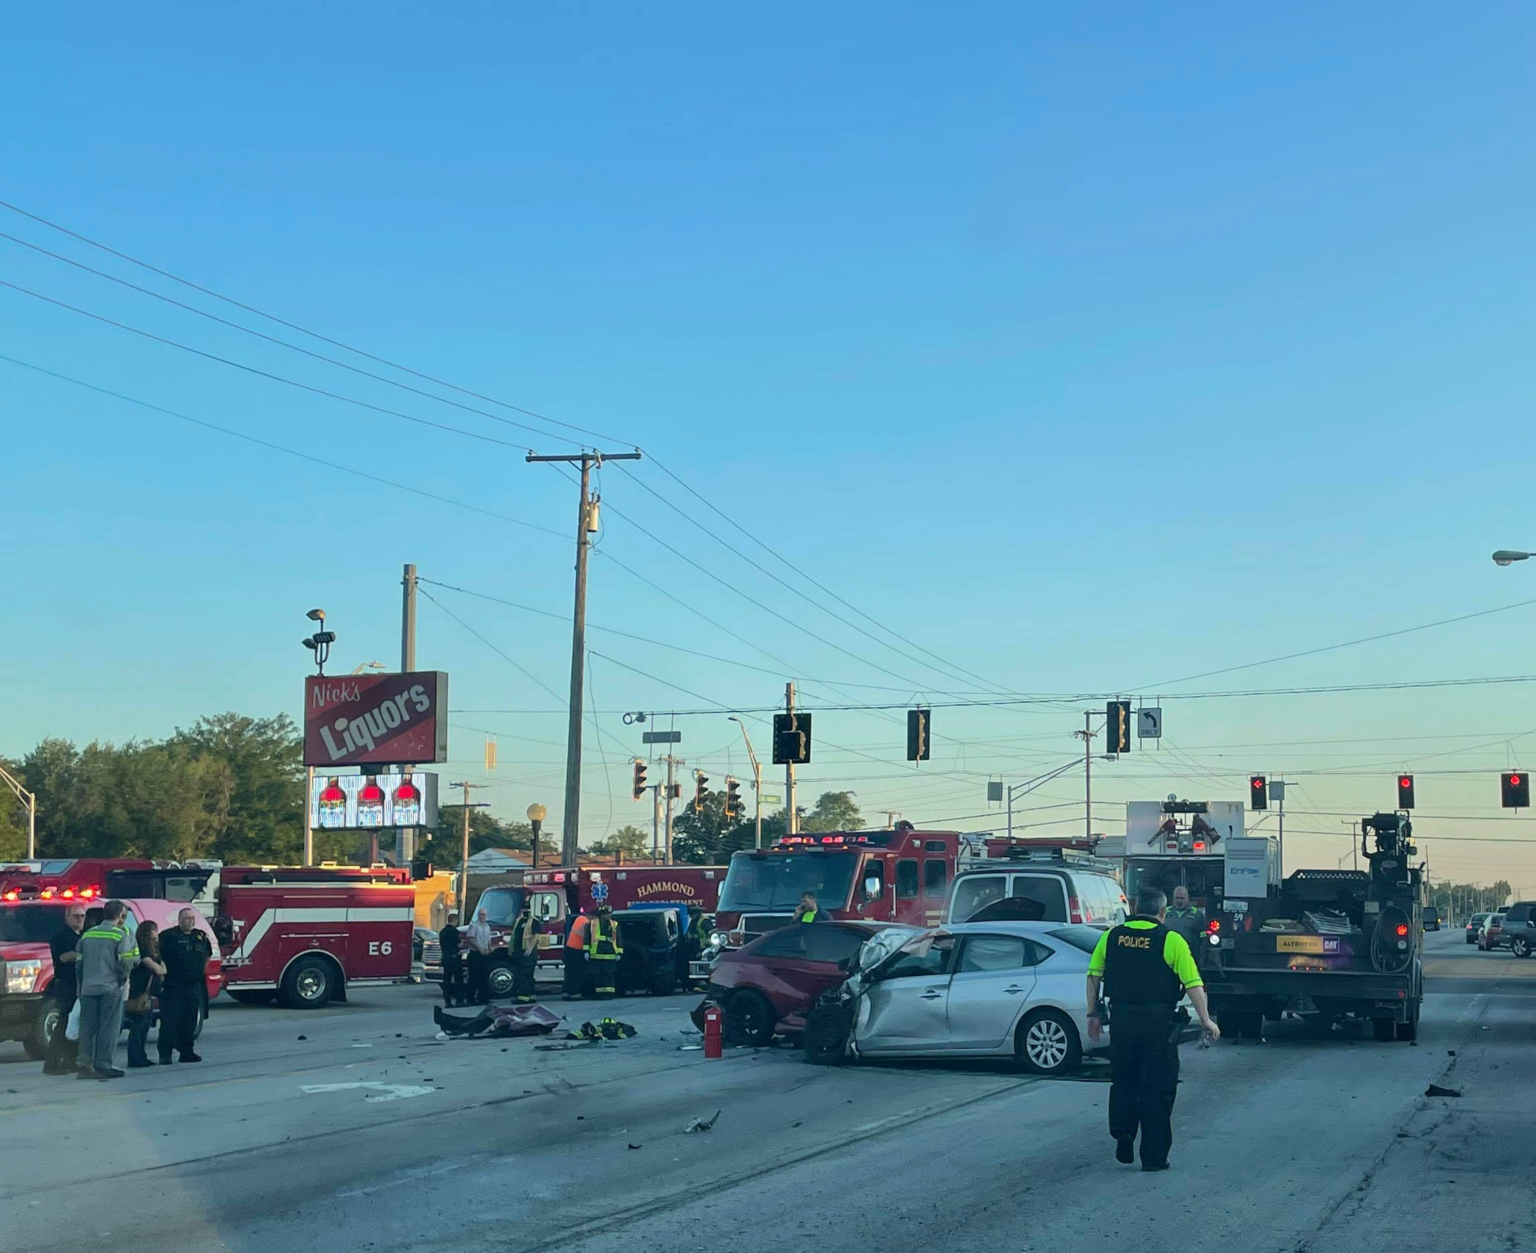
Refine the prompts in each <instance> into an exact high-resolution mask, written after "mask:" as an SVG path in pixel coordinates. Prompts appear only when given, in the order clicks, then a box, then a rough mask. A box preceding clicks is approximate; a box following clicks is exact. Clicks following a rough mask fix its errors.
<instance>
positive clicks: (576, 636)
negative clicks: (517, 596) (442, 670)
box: [527, 449, 640, 866]
mask: <svg viewBox="0 0 1536 1253" xmlns="http://www.w3.org/2000/svg"><path fill="white" fill-rule="evenodd" d="M527 460H529V461H559V462H565V463H567V464H572V463H579V464H580V465H581V499H580V500H579V501H578V502H577V510H576V607H575V612H573V613H572V615H571V702H570V720H569V721H568V722H567V724H566V733H565V812H564V813H563V814H562V815H561V839H560V862H561V865H564V866H574V865H575V864H576V857H577V851H576V845H577V837H578V836H579V834H580V830H581V724H582V700H583V696H582V679H583V677H584V673H585V667H586V664H587V552H588V550H589V549H590V548H591V547H592V541H591V539H589V538H588V537H589V536H590V535H592V534H593V532H595V531H596V530H597V507H598V499H597V497H595V496H593V495H592V494H591V486H592V467H593V466H601V465H602V464H603V462H604V461H639V460H640V451H639V450H638V449H636V450H635V451H634V452H616V453H600V452H589V451H588V450H586V449H583V450H582V451H581V452H579V453H570V454H551V455H549V456H540V455H538V454H537V453H529V454H528V457H527Z"/></svg>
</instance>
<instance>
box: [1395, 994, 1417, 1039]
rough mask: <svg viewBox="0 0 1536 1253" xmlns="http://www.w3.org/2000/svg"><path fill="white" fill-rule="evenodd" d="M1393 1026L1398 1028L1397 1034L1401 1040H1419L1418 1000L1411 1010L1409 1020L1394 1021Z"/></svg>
mask: <svg viewBox="0 0 1536 1253" xmlns="http://www.w3.org/2000/svg"><path fill="white" fill-rule="evenodd" d="M1393 1026H1394V1027H1395V1028H1396V1031H1395V1034H1396V1036H1397V1038H1398V1039H1399V1040H1417V1039H1418V1038H1419V1007H1418V1004H1417V1002H1415V1004H1414V1006H1413V1008H1412V1009H1411V1010H1409V1018H1408V1021H1407V1022H1399V1023H1394V1024H1393Z"/></svg>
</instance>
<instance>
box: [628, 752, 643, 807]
mask: <svg viewBox="0 0 1536 1253" xmlns="http://www.w3.org/2000/svg"><path fill="white" fill-rule="evenodd" d="M630 791H631V792H632V793H633V794H634V798H635V799H636V800H639V799H640V798H641V797H642V796H644V795H645V763H644V762H643V761H641V760H640V759H639V758H638V757H637V758H636V759H635V781H634V784H633V786H632V787H631V788H630Z"/></svg>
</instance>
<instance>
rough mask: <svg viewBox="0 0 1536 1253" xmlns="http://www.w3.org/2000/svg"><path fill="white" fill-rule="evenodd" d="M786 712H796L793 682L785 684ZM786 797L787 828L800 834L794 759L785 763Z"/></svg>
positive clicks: (791, 833)
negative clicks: (796, 808)
mask: <svg viewBox="0 0 1536 1253" xmlns="http://www.w3.org/2000/svg"><path fill="white" fill-rule="evenodd" d="M784 712H785V713H788V714H793V713H794V712H795V685H794V684H793V683H786V684H785V685H784ZM784 799H785V800H786V801H788V802H789V804H788V805H787V806H786V807H785V813H784V816H785V820H786V829H787V831H788V833H789V834H790V835H798V834H799V833H800V815H799V814H798V813H797V812H796V811H795V763H794V762H792V761H787V762H785V763H784ZM758 839H759V840H761V839H762V834H761V832H759V834H758Z"/></svg>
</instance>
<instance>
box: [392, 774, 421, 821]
mask: <svg viewBox="0 0 1536 1253" xmlns="http://www.w3.org/2000/svg"><path fill="white" fill-rule="evenodd" d="M393 799H394V810H395V821H394V825H395V826H397V827H416V826H420V825H421V790H420V789H419V788H418V787H417V786H416V785H415V784H414V783H412V782H411V776H410V775H406V776H405V778H404V779H402V780H401V782H400V786H399V787H397V788H396V789H395V795H394V798H393Z"/></svg>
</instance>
